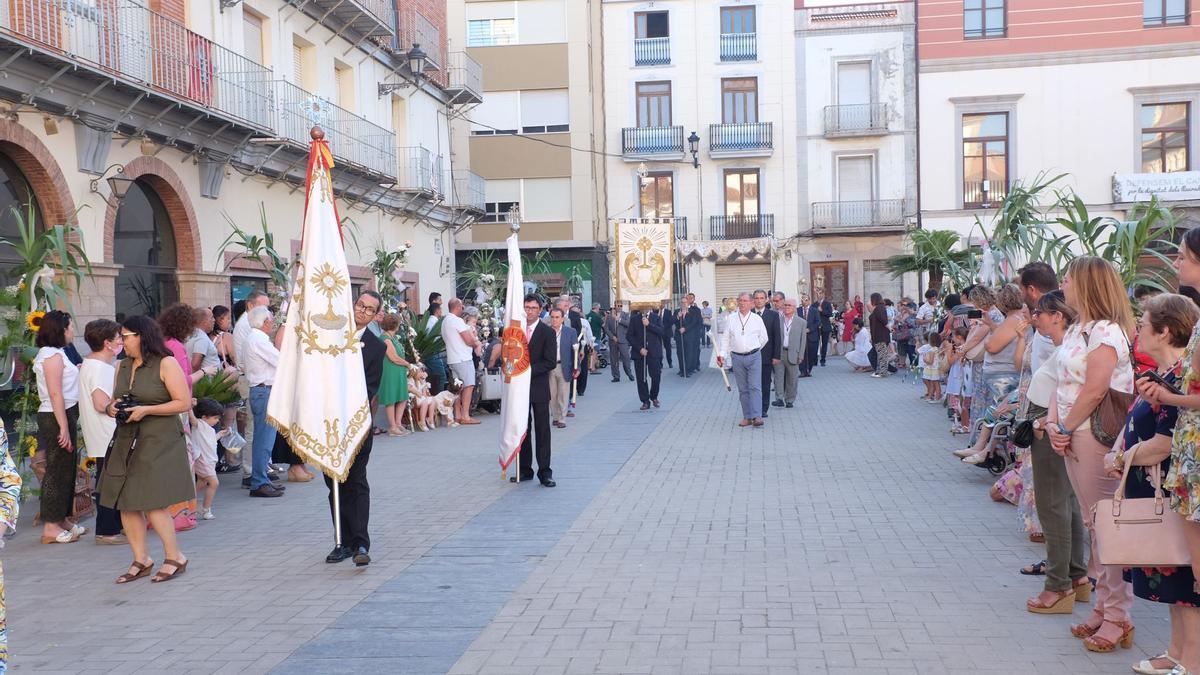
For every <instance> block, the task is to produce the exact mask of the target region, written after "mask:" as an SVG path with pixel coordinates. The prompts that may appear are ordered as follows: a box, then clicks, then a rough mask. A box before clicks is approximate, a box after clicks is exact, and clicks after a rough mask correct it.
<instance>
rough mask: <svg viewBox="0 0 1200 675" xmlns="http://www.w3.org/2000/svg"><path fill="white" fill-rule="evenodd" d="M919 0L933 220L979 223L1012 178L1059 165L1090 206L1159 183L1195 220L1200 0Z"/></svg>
mask: <svg viewBox="0 0 1200 675" xmlns="http://www.w3.org/2000/svg"><path fill="white" fill-rule="evenodd" d="M916 4H917V10H918V17H919V18H918V22H917V28H918V30H917V36H918V37H917V40H918V47H919V53H920V119H921V141H920V145H921V155H920V156H921V161H920V165H921V171H920V172H921V210H922V214H921V215H922V225H923V227H925V228H926V229H952V230H957V231H959V232H961V233H962V234H964V235H969V234H971V232H972V226H973V224H974V222H975V218H976V217H977V216H978V217H979V218H980V219H981V220H983V222H984V223H985V224H986V223H987V222H988V220H989V215H988V214H989V211H988V209H989V208H990V207H994V206H995V204H997V203H998V202H999V201H1000V200H1002V199H1003V198H1004V196H1005V195H1006V194H1007V193H1008V190H1009V188H1010V187H1011V186H1012V185H1013V184H1014V183H1015V182H1016V181H1022V182H1023V183H1024V184H1029V183H1030V182H1031V181H1033V180H1034V179H1035V178H1036V177H1037V176H1039V175H1045V176H1054V175H1058V174H1062V173H1065V174H1067V177H1066V178H1065V179H1064V180H1063V181H1061V183H1060V185H1061V186H1063V187H1070V188H1072V189H1073V190H1075V192H1076V193H1077V194H1078V195H1079V196H1080V197H1082V198H1083V200H1084V201H1085V202H1086V204H1087V205H1088V209H1089V212H1090V213H1091V215H1092V216H1114V217H1117V218H1124V217H1126V216H1128V214H1129V213H1130V210H1131V209H1132V208H1133V207H1134V205H1136V204H1137V203H1139V202H1143V201H1145V200H1147V199H1148V198H1149V196H1150V195H1152V194H1154V195H1157V196H1158V197H1159V198H1160V199H1162V200H1163V201H1164V202H1166V203H1168V204H1170V205H1172V206H1173V207H1175V208H1176V209H1177V210H1178V212H1179V213H1180V214H1181V215H1182V216H1183V217H1184V221H1185V223H1184V224H1185V225H1188V224H1189V223H1190V224H1194V223H1195V222H1196V207H1197V206H1198V205H1200V172H1198V171H1197V168H1200V167H1198V166H1197V151H1198V150H1200V148H1198V147H1197V145H1196V144H1197V139H1198V138H1200V133H1198V132H1200V120H1198V116H1200V80H1197V78H1196V73H1197V72H1200V27H1197V24H1198V23H1200V8H1198V7H1197V6H1196V3H1195V2H1189V1H1188V0H1146V1H1144V2H1143V1H1142V0H1114V1H1112V2H1105V3H1094V4H1092V3H1079V2H1074V1H1073V0H964V2H935V1H930V0H917V3H916ZM978 234H979V231H978V228H975V235H976V238H975V241H976V243H978V241H979V240H978Z"/></svg>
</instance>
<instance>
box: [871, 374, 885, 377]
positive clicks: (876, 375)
mask: <svg viewBox="0 0 1200 675" xmlns="http://www.w3.org/2000/svg"><path fill="white" fill-rule="evenodd" d="M871 377H883V376H882V375H880V374H879V373H871Z"/></svg>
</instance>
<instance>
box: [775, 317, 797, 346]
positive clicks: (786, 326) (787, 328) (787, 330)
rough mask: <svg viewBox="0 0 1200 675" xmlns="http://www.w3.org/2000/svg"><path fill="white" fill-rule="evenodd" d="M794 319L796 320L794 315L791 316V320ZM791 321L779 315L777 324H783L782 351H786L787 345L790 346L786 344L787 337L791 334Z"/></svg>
mask: <svg viewBox="0 0 1200 675" xmlns="http://www.w3.org/2000/svg"><path fill="white" fill-rule="evenodd" d="M794 318H796V315H795V314H793V315H792V319H794ZM792 319H789V318H787V317H786V316H784V315H783V314H782V313H781V314H780V315H779V322H780V323H781V324H783V348H784V349H787V348H788V345H789V344H791V343H790V342H788V336H789V335H791V334H792Z"/></svg>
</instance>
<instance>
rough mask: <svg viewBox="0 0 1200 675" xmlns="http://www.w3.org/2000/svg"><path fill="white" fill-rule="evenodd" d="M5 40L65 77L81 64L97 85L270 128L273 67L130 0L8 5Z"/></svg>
mask: <svg viewBox="0 0 1200 675" xmlns="http://www.w3.org/2000/svg"><path fill="white" fill-rule="evenodd" d="M0 41H10V42H15V43H17V44H20V45H23V46H26V47H28V48H29V49H30V54H31V55H33V57H36V58H41V59H53V60H55V61H59V62H61V63H62V64H63V68H62V70H63V72H66V70H67V69H68V67H70V69H71V70H73V71H74V70H77V69H78V68H79V66H83V67H84V69H85V70H86V71H88V72H90V73H91V75H92V77H93V78H95V79H96V81H97V82H102V81H105V80H107V81H108V82H110V83H112V82H114V81H116V82H120V83H123V84H126V85H131V86H134V87H137V88H139V89H142V88H144V89H150V90H152V91H154V92H155V93H157V94H159V95H162V96H165V97H168V98H171V99H173V100H175V101H177V102H178V103H179V104H180V105H182V106H187V107H190V108H191V109H193V110H194V111H195V112H197V113H203V114H204V115H205V116H216V117H218V118H221V119H223V120H226V121H229V122H234V123H237V124H239V125H242V126H249V127H253V128H256V129H260V130H263V129H269V128H270V127H272V126H273V119H272V115H271V90H270V86H269V85H268V83H269V82H270V81H271V79H272V77H271V72H270V71H269V70H268V69H266V68H264V67H263V66H261V65H259V64H257V63H254V62H253V61H251V60H250V59H247V58H246V57H244V56H242V55H241V54H238V53H237V52H234V51H231V50H229V49H226V48H224V47H222V46H220V45H218V44H216V43H214V42H213V41H211V40H209V39H207V38H205V37H203V36H201V35H199V34H198V33H195V32H193V31H191V30H188V28H187V27H186V26H184V25H183V24H180V23H178V22H176V21H173V20H171V19H168V18H167V17H165V16H163V15H161V14H158V13H156V12H153V11H151V10H149V9H147V8H146V7H145V6H144V5H142V4H139V3H138V2H134V1H133V0H112V2H111V4H107V5H106V6H105V7H104V8H103V9H101V8H99V7H97V6H95V4H88V3H83V2H63V0H4V1H3V2H0ZM25 58H31V57H30V56H25ZM61 74H62V73H60V75H61ZM57 77H58V76H55V78H57ZM89 88H90V85H89ZM101 88H103V87H102V86H98V87H97V91H98V90H99V89H101ZM94 93H96V92H93V94H94Z"/></svg>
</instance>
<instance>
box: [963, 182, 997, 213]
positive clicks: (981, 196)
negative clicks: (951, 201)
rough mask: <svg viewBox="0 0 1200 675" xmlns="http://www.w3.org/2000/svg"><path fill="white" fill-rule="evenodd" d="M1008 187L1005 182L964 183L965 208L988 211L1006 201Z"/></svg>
mask: <svg viewBox="0 0 1200 675" xmlns="http://www.w3.org/2000/svg"><path fill="white" fill-rule="evenodd" d="M1007 196H1008V185H1007V184H1006V183H1005V182H1004V181H999V180H984V181H970V180H968V181H963V208H964V209H988V208H991V207H993V206H996V205H997V204H999V203H1000V202H1002V201H1004V198H1005V197H1007Z"/></svg>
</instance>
